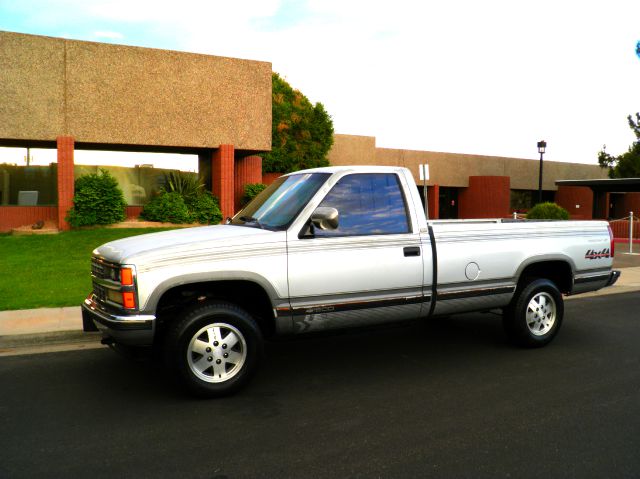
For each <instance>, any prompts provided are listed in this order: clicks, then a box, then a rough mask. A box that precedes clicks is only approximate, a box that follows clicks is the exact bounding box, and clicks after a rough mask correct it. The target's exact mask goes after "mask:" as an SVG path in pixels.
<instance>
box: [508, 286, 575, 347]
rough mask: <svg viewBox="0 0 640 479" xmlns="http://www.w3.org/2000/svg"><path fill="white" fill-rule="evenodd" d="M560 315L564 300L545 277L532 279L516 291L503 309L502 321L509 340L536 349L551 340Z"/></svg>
mask: <svg viewBox="0 0 640 479" xmlns="http://www.w3.org/2000/svg"><path fill="white" fill-rule="evenodd" d="M563 316H564V303H563V300H562V294H561V293H560V291H559V290H558V288H557V286H556V285H555V284H554V283H553V282H551V281H549V280H547V279H534V280H532V281H530V282H529V283H527V284H526V285H525V286H524V287H523V288H522V289H520V288H519V291H517V292H516V296H515V297H514V299H513V301H512V303H511V305H510V306H509V307H508V308H507V309H506V310H505V312H504V315H503V324H504V328H505V331H506V333H507V336H508V337H509V339H510V340H511V341H512V342H513V343H515V344H517V345H518V346H523V347H528V348H537V347H542V346H545V345H547V344H548V343H549V342H551V340H552V339H553V338H554V337H555V335H556V334H557V333H558V330H559V329H560V326H561V325H562V318H563Z"/></svg>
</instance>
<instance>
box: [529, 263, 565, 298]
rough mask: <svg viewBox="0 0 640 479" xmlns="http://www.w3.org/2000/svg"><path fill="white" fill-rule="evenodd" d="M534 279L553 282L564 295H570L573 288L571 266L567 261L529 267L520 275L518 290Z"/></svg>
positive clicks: (535, 264)
mask: <svg viewBox="0 0 640 479" xmlns="http://www.w3.org/2000/svg"><path fill="white" fill-rule="evenodd" d="M533 278H544V279H548V280H550V281H553V282H554V283H555V285H556V286H557V287H558V289H559V290H560V291H561V292H562V293H569V292H570V291H571V288H572V286H573V282H572V280H571V278H572V272H571V266H570V265H569V263H567V262H566V261H542V262H540V263H533V264H530V265H528V266H527V267H526V268H525V269H524V270H523V271H522V273H521V274H520V278H519V279H518V289H520V288H522V287H523V286H524V285H525V284H527V283H528V282H529V281H531V280H532V279H533Z"/></svg>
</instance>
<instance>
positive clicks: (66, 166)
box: [56, 136, 74, 231]
mask: <svg viewBox="0 0 640 479" xmlns="http://www.w3.org/2000/svg"><path fill="white" fill-rule="evenodd" d="M56 143H57V147H58V229H60V230H63V231H65V230H69V229H70V228H71V226H70V225H69V223H67V222H66V220H65V219H64V218H65V216H67V212H68V211H69V209H70V208H71V207H72V206H73V146H74V140H73V137H72V136H59V137H58V138H56Z"/></svg>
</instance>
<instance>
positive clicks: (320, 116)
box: [262, 73, 333, 173]
mask: <svg viewBox="0 0 640 479" xmlns="http://www.w3.org/2000/svg"><path fill="white" fill-rule="evenodd" d="M271 80H272V93H271V95H272V124H271V151H270V152H269V153H265V154H264V155H263V159H262V168H263V171H264V172H266V173H276V172H278V173H289V172H291V171H297V170H302V169H306V168H316V167H319V166H328V165H329V160H328V159H327V153H328V152H329V149H331V145H333V121H332V120H331V117H330V116H329V114H328V113H327V111H326V110H325V109H324V106H323V105H322V103H316V104H315V105H312V104H311V102H310V101H309V99H308V98H307V97H306V96H304V95H303V94H302V93H301V92H300V91H298V90H294V89H293V88H292V87H291V85H289V84H288V83H287V82H286V81H285V80H284V79H283V78H281V77H280V75H278V74H277V73H273V75H272V78H271Z"/></svg>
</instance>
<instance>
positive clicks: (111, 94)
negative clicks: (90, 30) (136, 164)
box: [0, 32, 271, 151]
mask: <svg viewBox="0 0 640 479" xmlns="http://www.w3.org/2000/svg"><path fill="white" fill-rule="evenodd" d="M0 65H2V68H0V119H1V121H0V141H2V140H38V141H54V140H55V138H56V137H57V136H59V135H69V136H73V137H74V138H75V141H76V145H77V146H78V147H81V145H82V143H90V144H93V143H100V144H107V145H109V144H112V145H140V146H159V147H190V148H216V147H218V146H219V145H220V144H233V145H235V148H236V149H237V150H249V151H265V150H270V149H271V64H270V63H267V62H257V61H249V60H239V59H234V58H223V57H215V56H210V55H198V54H193V53H182V52H174V51H167V50H156V49H149V48H139V47H128V46H121V45H111V44H105V43H92V42H81V41H76V40H65V39H59V38H49V37H41V36H34V35H23V34H18V33H10V32H0Z"/></svg>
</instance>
